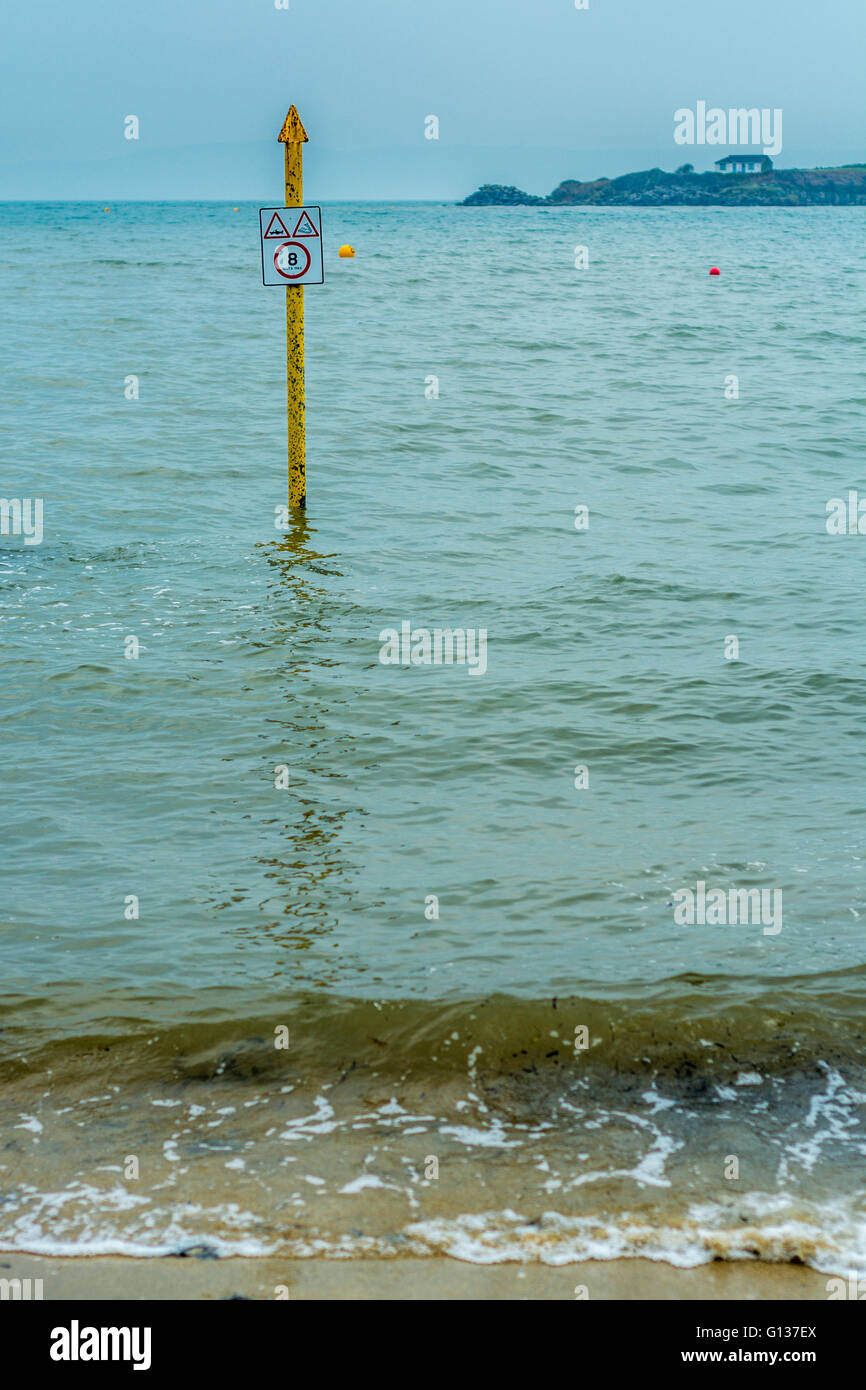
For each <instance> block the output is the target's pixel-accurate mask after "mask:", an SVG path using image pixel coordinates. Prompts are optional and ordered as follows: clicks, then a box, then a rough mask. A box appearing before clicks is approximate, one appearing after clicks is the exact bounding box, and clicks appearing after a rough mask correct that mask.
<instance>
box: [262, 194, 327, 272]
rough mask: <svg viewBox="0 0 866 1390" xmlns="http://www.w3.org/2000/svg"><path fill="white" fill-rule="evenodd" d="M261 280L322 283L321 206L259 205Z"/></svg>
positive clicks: (323, 270)
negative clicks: (274, 206) (271, 206)
mask: <svg viewBox="0 0 866 1390" xmlns="http://www.w3.org/2000/svg"><path fill="white" fill-rule="evenodd" d="M259 231H260V233H261V240H262V283H263V284H265V285H323V284H324V283H325V269H324V258H323V256H322V209H321V208H318V207H306V208H259Z"/></svg>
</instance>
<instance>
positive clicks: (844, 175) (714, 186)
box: [460, 164, 866, 207]
mask: <svg viewBox="0 0 866 1390" xmlns="http://www.w3.org/2000/svg"><path fill="white" fill-rule="evenodd" d="M578 203H579V204H588V205H590V206H599V205H605V204H607V205H613V206H623V205H630V206H634V207H665V206H688V207H714V206H715V207H806V206H814V205H830V206H837V205H839V204H851V203H855V204H866V165H864V164H846V165H842V166H840V167H839V168H838V169H770V170H766V171H765V172H764V173H760V174H719V173H716V172H712V173H706V174H696V173H695V172H694V170H693V169H692V167H691V165H689V164H686V165H683V166H682V168H681V169H678V170H677V172H676V173H675V174H669V173H666V172H665V170H664V169H646V170H644V171H643V172H641V173H639V174H622V175H621V176H620V177H619V178H617V179H593V180H591V181H590V182H588V183H582V182H581V181H580V179H566V180H565V181H564V183H561V184H560V185H559V187H558V188H555V189H554V190H553V192H552V193H550V194H548V196H547V197H546V198H540V197H537V196H536V195H535V194H533V193H524V192H523V191H522V190H521V189H519V188H514V187H512V186H508V187H504V186H503V185H502V184H497V183H485V184H484V185H483V187H481V188H479V189H478V191H477V192H476V193H472V194H470V196H469V197H468V198H464V199H463V202H462V203H461V204H460V206H461V207H524V206H526V207H537V206H544V207H563V206H570V205H572V204H578Z"/></svg>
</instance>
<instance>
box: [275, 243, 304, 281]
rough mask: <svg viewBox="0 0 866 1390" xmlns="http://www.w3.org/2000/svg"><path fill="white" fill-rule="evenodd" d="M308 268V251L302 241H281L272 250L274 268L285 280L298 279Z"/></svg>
mask: <svg viewBox="0 0 866 1390" xmlns="http://www.w3.org/2000/svg"><path fill="white" fill-rule="evenodd" d="M309 268H310V253H309V251H308V250H307V248H306V246H305V245H304V243H303V242H302V241H282V242H280V245H279V246H278V247H277V249H276V251H275V252H274V269H275V270H276V272H277V274H278V275H282V276H284V277H285V279H286V280H299V279H300V278H301V276H302V275H306V273H307V271H308V270H309Z"/></svg>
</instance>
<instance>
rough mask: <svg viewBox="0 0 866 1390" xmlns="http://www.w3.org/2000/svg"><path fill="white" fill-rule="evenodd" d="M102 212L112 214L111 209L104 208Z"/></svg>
mask: <svg viewBox="0 0 866 1390" xmlns="http://www.w3.org/2000/svg"><path fill="white" fill-rule="evenodd" d="M102 211H103V212H111V208H103V209H102Z"/></svg>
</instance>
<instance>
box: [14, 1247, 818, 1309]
mask: <svg viewBox="0 0 866 1390" xmlns="http://www.w3.org/2000/svg"><path fill="white" fill-rule="evenodd" d="M0 1271H2V1274H0V1277H4V1278H7V1279H10V1278H20V1279H42V1281H43V1293H44V1296H45V1299H46V1300H60V1299H84V1300H91V1299H92V1300H118V1301H124V1302H126V1301H132V1300H136V1299H169V1300H178V1299H191V1300H195V1299H230V1298H253V1299H275V1298H278V1297H281V1298H283V1299H284V1298H285V1297H286V1294H285V1292H282V1290H283V1289H287V1290H288V1298H289V1300H292V1299H306V1300H315V1299H327V1300H334V1299H335V1300H338V1301H343V1300H347V1301H352V1300H358V1299H363V1300H366V1301H370V1300H376V1299H381V1300H385V1301H388V1300H392V1299H394V1300H403V1299H407V1300H425V1299H429V1300H436V1301H438V1300H442V1299H466V1300H472V1301H476V1300H489V1299H493V1300H502V1299H539V1300H559V1299H569V1300H572V1301H573V1300H574V1299H575V1297H576V1294H575V1288H576V1287H578V1288H579V1286H581V1285H584V1286H585V1287H586V1290H587V1295H588V1297H589V1299H590V1300H592V1299H603V1300H606V1301H607V1300H625V1301H631V1300H661V1301H674V1302H691V1301H695V1300H698V1301H699V1300H705V1299H712V1300H724V1301H729V1300H732V1299H761V1300H767V1299H769V1300H780V1299H783V1300H805V1301H816V1302H818V1301H822V1300H826V1298H827V1290H826V1284H827V1276H825V1275H823V1274H817V1273H816V1272H815V1271H814V1270H811V1269H806V1268H804V1267H803V1266H797V1265H775V1264H765V1263H762V1262H760V1261H757V1260H756V1261H754V1262H743V1263H739V1264H729V1263H725V1262H722V1261H719V1262H717V1263H714V1264H710V1265H701V1266H699V1267H697V1268H695V1269H674V1268H673V1267H672V1266H670V1265H664V1264H658V1263H655V1262H653V1261H649V1260H605V1261H599V1260H596V1261H590V1262H586V1263H583V1264H570V1265H563V1266H559V1267H557V1268H552V1267H550V1266H548V1265H539V1264H532V1265H525V1264H524V1265H521V1264H517V1263H513V1264H505V1265H502V1264H499V1265H493V1266H491V1265H471V1264H464V1263H461V1262H459V1261H456V1260H446V1259H409V1260H406V1259H393V1260H317V1259H309V1260H288V1261H287V1260H281V1259H259V1260H249V1259H229V1260H212V1259H196V1258H188V1257H187V1258H183V1259H178V1258H166V1259H154V1260H134V1259H123V1258H116V1259H114V1258H92V1259H62V1260H61V1259H44V1258H41V1257H39V1256H34V1255H4V1256H3V1257H2V1258H0ZM278 1290H280V1292H279V1294H278Z"/></svg>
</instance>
